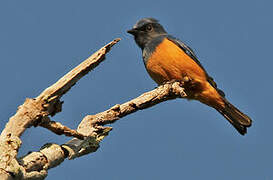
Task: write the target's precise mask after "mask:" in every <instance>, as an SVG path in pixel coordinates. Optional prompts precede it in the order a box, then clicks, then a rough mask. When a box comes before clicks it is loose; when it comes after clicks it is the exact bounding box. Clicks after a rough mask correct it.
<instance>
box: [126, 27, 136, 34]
mask: <svg viewBox="0 0 273 180" xmlns="http://www.w3.org/2000/svg"><path fill="white" fill-rule="evenodd" d="M127 33H129V34H132V35H136V33H137V30H136V29H134V28H133V29H130V30H128V31H127Z"/></svg>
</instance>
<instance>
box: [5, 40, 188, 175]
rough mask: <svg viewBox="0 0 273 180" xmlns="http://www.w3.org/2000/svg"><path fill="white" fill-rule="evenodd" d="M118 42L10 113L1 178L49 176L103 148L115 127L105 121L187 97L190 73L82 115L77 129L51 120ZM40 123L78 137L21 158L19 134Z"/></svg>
mask: <svg viewBox="0 0 273 180" xmlns="http://www.w3.org/2000/svg"><path fill="white" fill-rule="evenodd" d="M118 41H119V39H116V40H114V41H112V42H111V43H109V44H107V45H106V46H104V47H103V48H101V49H100V50H99V51H97V52H96V53H94V54H93V55H92V56H90V57H89V58H88V59H87V60H85V61H84V62H82V63H81V64H80V65H79V66H77V67H76V68H74V69H73V70H72V71H70V72H69V73H67V74H66V75H65V76H64V77H62V78H61V79H60V80H59V81H57V82H56V83H55V84H53V85H52V86H50V87H49V88H47V89H46V90H44V91H43V92H42V93H41V94H40V95H39V96H38V97H37V98H34V99H27V100H26V101H25V103H24V104H23V105H21V106H20V107H19V108H18V111H17V113H16V114H15V115H14V116H13V117H11V118H10V120H9V122H8V123H7V125H6V127H5V129H4V130H3V132H2V134H1V136H0V179H44V178H45V177H46V176H47V172H48V169H50V168H53V167H56V166H58V165H59V164H60V163H62V162H63V161H64V160H65V159H66V158H69V159H73V158H76V157H80V156H83V155H85V154H88V153H92V152H95V151H96V150H97V149H98V148H99V143H100V142H101V141H102V140H103V139H104V138H105V137H106V136H107V135H108V134H109V132H110V131H111V130H112V128H111V127H105V126H104V125H107V124H111V123H114V122H115V121H117V120H119V119H120V118H122V117H124V116H127V115H129V114H131V113H134V112H136V111H138V110H142V109H145V108H149V107H151V106H154V105H156V104H158V103H161V102H163V101H167V100H170V99H175V98H185V97H187V94H186V92H185V91H186V90H184V88H183V87H187V83H190V81H191V80H189V79H187V78H186V79H184V80H183V81H181V82H169V83H166V84H164V85H161V86H159V87H158V88H156V89H154V90H152V91H149V92H146V93H144V94H142V95H141V96H139V97H137V98H135V99H132V100H130V101H128V102H126V103H123V104H117V105H115V106H113V107H112V108H110V109H108V110H106V111H104V112H101V113H98V114H95V115H88V116H86V117H85V118H83V120H82V121H81V123H80V124H79V126H78V129H77V131H76V130H73V129H70V128H68V127H66V126H64V125H62V124H61V123H59V122H55V121H51V120H50V119H49V117H48V116H49V115H51V116H53V115H55V114H56V113H58V112H60V111H61V106H62V102H61V101H60V98H61V97H62V95H63V94H65V93H66V92H67V91H68V90H69V89H70V88H71V87H72V86H73V85H74V84H75V83H76V82H77V81H78V80H79V79H80V78H81V77H83V76H84V75H85V74H87V73H88V72H89V71H90V70H91V69H93V68H95V67H96V66H97V65H98V64H99V63H100V62H102V61H103V59H104V56H105V54H106V53H107V52H108V51H109V50H110V48H111V47H112V46H113V45H114V44H116V43H117V42H118ZM38 125H39V126H42V127H45V128H47V129H49V130H51V131H52V132H54V133H56V134H64V135H67V136H72V137H75V138H73V139H71V140H70V141H68V142H67V143H65V144H63V145H58V144H52V143H47V144H45V145H44V146H43V147H42V148H41V149H40V151H39V152H32V153H29V154H27V155H25V156H23V157H21V158H19V159H16V156H17V152H18V149H19V148H20V145H21V140H20V138H19V137H20V135H21V134H22V133H23V132H24V131H25V130H26V128H28V127H31V126H38Z"/></svg>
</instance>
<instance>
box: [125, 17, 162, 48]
mask: <svg viewBox="0 0 273 180" xmlns="http://www.w3.org/2000/svg"><path fill="white" fill-rule="evenodd" d="M127 32H128V33H130V34H132V35H134V38H135V41H136V43H137V45H138V46H139V47H140V48H141V49H143V48H144V47H145V45H146V44H147V43H148V42H149V41H151V40H152V39H153V38H155V37H157V36H160V35H164V34H167V32H166V31H165V29H164V28H163V26H162V25H161V24H159V23H158V20H156V19H154V18H143V19H141V20H139V21H137V23H136V24H135V25H134V26H133V29H130V30H128V31H127Z"/></svg>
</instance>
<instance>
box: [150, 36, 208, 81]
mask: <svg viewBox="0 0 273 180" xmlns="http://www.w3.org/2000/svg"><path fill="white" fill-rule="evenodd" d="M146 69H147V71H148V73H149V75H150V76H151V77H152V79H153V80H154V81H155V82H156V83H157V84H162V83H163V82H166V81H170V80H173V79H177V80H181V79H182V78H183V77H184V76H189V77H191V78H193V79H195V80H197V81H206V74H205V72H204V70H203V69H202V68H201V67H200V66H199V65H198V64H197V63H196V62H195V61H194V60H192V59H191V58H190V57H189V56H188V55H187V54H186V53H185V52H184V51H183V50H182V49H180V48H179V47H178V46H177V45H176V44H174V43H173V42H172V41H170V40H168V39H167V38H165V39H164V40H163V42H162V43H161V44H159V45H158V46H157V48H156V49H155V52H154V53H153V54H152V55H151V57H150V58H149V60H148V61H147V62H146Z"/></svg>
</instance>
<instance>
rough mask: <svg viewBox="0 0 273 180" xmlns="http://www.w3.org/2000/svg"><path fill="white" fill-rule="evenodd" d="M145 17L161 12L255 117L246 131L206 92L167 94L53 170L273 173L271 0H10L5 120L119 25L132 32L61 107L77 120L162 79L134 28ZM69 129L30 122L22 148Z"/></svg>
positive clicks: (0, 33) (80, 175) (2, 49)
mask: <svg viewBox="0 0 273 180" xmlns="http://www.w3.org/2000/svg"><path fill="white" fill-rule="evenodd" d="M143 17H154V18H157V19H159V20H160V22H161V23H162V24H163V25H164V27H165V29H166V30H167V31H168V32H169V33H170V34H172V35H174V36H176V37H178V38H179V39H181V40H183V41H184V42H186V43H187V44H188V45H189V46H190V47H192V48H193V49H194V50H195V52H196V54H197V56H198V57H199V59H200V61H201V63H202V64H203V66H204V67H205V68H206V69H207V71H208V72H209V74H210V75H211V76H212V77H214V79H215V80H216V82H217V83H218V86H219V87H220V88H221V89H223V90H224V91H225V93H226V96H227V98H228V99H229V100H230V101H231V102H232V103H233V104H234V105H236V106H237V107H239V108H240V109H241V110H242V111H243V112H245V113H246V114H248V115H249V116H250V117H251V118H252V119H253V126H252V127H251V128H250V129H249V131H248V134H247V135H246V136H241V135H240V134H238V133H237V132H236V130H235V129H233V127H231V125H230V124H229V123H228V122H227V121H226V120H225V119H224V118H223V117H222V116H221V115H220V114H218V113H217V112H216V111H215V110H214V109H212V108H209V107H207V106H205V105H203V104H201V103H199V102H196V101H187V100H185V99H177V100H172V101H168V102H164V103H161V104H158V105H156V106H154V107H152V108H149V109H145V110H143V111H140V112H137V113H134V114H132V115H129V116H126V117H125V118H123V119H121V120H120V121H118V122H116V123H115V124H113V127H114V129H113V131H112V132H111V133H110V135H109V136H108V137H107V138H106V139H105V140H104V141H103V142H102V143H101V148H100V149H99V150H98V151H97V152H95V153H93V154H89V155H87V156H84V157H81V158H78V159H76V160H72V161H68V160H66V161H65V162H64V163H62V164H61V165H60V166H58V167H57V168H54V169H52V170H50V171H49V175H48V179H50V180H51V179H66V180H70V179H71V180H72V179H76V178H77V179H95V180H110V179H111V180H140V179H141V180H142V179H144V180H145V179H147V180H148V179H156V180H165V179H215V180H216V179H221V180H231V179H233V180H245V179H247V180H257V179H263V180H267V179H273V155H272V154H273V141H272V137H273V120H272V107H273V101H272V100H273V93H272V88H273V83H272V82H273V81H272V80H273V72H272V66H273V60H272V41H273V38H272V32H273V21H272V18H273V2H272V1H270V0H267V1H266V0H256V1H254V0H245V1H243V0H242V1H239V0H229V1H220V0H207V1H204V0H192V1H183V0H176V1H171V0H168V1H166V0H165V1H162V0H157V1H147V0H138V1H118V0H116V1H91V0H89V1H88V0H80V1H73V0H59V1H56V0H47V1H41V0H25V1H14V0H1V2H0V79H1V89H0V92H1V93H0V99H1V103H0V109H1V113H0V119H1V121H0V127H1V129H3V128H4V125H5V123H6V122H7V121H8V119H9V117H10V116H12V115H13V114H14V113H15V112H16V109H17V107H18V106H19V105H21V104H22V103H23V102H24V100H25V98H26V97H36V96H37V95H39V93H41V92H42V91H43V90H44V89H45V88H46V87H48V86H50V85H51V84H53V83H54V82H55V81H57V80H58V79H59V78H60V77H62V76H63V75H64V74H65V73H67V72H68V71H69V70H71V69H72V68H73V67H75V66H76V65H78V64H79V63H80V62H82V61H83V60H84V59H85V58H87V57H88V56H89V55H91V54H92V53H93V52H95V51H96V50H97V49H99V48H100V47H102V46H103V45H105V44H106V43H108V42H109V41H111V40H112V39H114V38H117V37H120V38H122V41H120V43H119V44H117V45H116V46H115V47H114V48H113V49H112V51H111V52H110V54H108V56H107V59H106V61H105V62H103V63H102V64H101V65H100V66H99V67H98V68H96V69H95V70H94V71H92V72H91V73H89V74H88V75H87V76H85V77H84V78H83V79H82V80H80V81H79V83H78V84H77V85H76V86H74V87H73V88H72V89H71V90H70V91H69V92H68V93H67V94H66V95H65V96H64V97H63V98H62V100H64V105H63V111H62V112H61V113H59V114H57V115H56V116H55V117H53V118H52V119H53V120H55V121H60V122H61V123H63V124H65V125H67V126H69V127H71V128H76V127H77V124H78V123H79V122H80V121H81V119H82V118H83V117H84V116H86V115H88V114H95V113H98V112H101V111H104V110H106V109H108V108H110V107H111V106H113V105H115V104H118V103H123V102H126V101H128V100H130V99H132V98H135V97H137V96H139V95H140V94H142V93H144V92H146V91H149V90H152V89H154V88H155V87H156V84H155V83H154V82H153V81H152V80H151V79H150V77H149V76H148V74H147V73H146V70H145V68H144V65H143V63H142V58H141V50H140V49H139V48H138V47H137V46H136V44H135V42H134V40H133V38H132V36H130V35H129V34H127V33H126V30H128V29H129V28H131V27H132V26H133V25H134V24H135V22H136V21H137V20H139V19H140V18H143ZM69 139H70V138H67V137H64V136H57V135H55V134H53V133H51V132H49V131H48V130H46V129H43V128H39V127H38V128H31V129H28V130H27V131H26V132H25V133H24V135H23V136H22V140H23V145H22V148H21V151H20V155H23V154H25V153H27V152H28V151H37V150H39V148H40V147H41V146H42V145H43V144H44V143H46V142H55V143H59V144H62V143H64V142H66V141H67V140H69Z"/></svg>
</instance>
